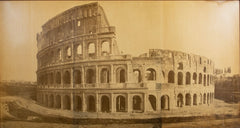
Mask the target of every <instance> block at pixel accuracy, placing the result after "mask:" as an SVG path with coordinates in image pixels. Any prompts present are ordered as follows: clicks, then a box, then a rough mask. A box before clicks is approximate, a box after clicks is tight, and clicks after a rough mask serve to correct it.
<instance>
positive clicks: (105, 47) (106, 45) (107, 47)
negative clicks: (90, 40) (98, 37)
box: [101, 41, 110, 56]
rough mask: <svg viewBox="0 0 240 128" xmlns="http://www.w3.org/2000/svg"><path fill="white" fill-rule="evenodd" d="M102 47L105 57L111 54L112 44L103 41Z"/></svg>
mask: <svg viewBox="0 0 240 128" xmlns="http://www.w3.org/2000/svg"><path fill="white" fill-rule="evenodd" d="M101 47H102V55H103V56H106V55H108V54H109V53H110V43H109V42H108V41H103V42H102V45H101Z"/></svg>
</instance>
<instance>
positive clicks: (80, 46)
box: [77, 44, 82, 55]
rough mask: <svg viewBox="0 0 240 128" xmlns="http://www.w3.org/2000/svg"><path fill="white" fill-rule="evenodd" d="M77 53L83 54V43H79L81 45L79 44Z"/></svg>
mask: <svg viewBox="0 0 240 128" xmlns="http://www.w3.org/2000/svg"><path fill="white" fill-rule="evenodd" d="M77 54H78V55H81V54H82V45H81V44H79V45H78V46H77Z"/></svg>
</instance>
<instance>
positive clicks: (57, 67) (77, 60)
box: [36, 2, 214, 118]
mask: <svg viewBox="0 0 240 128" xmlns="http://www.w3.org/2000/svg"><path fill="white" fill-rule="evenodd" d="M37 47H38V53H37V60H38V69H37V72H36V73H37V82H38V85H37V103H39V104H41V105H43V106H45V107H48V108H50V109H56V110H58V109H59V110H61V111H70V112H74V114H75V115H79V117H84V118H104V117H111V118H114V117H116V118H118V116H123V117H125V118H133V117H136V118H137V116H134V115H139V116H138V117H142V115H150V116H151V115H154V116H155V117H164V116H168V115H169V114H173V113H175V112H178V111H182V112H184V111H188V110H192V109H194V110H197V109H198V108H202V107H204V106H205V107H204V108H206V109H207V108H208V107H210V106H212V103H213V99H214V84H213V80H212V78H213V77H212V76H213V70H214V63H213V61H212V60H210V59H208V58H206V57H203V56H199V55H194V54H188V53H184V52H180V51H171V50H163V49H150V50H149V52H148V53H143V54H141V55H140V56H138V57H132V56H131V55H128V54H123V53H120V52H119V49H118V46H117V42H116V34H115V27H113V26H110V25H109V22H108V20H107V17H106V15H105V13H104V10H103V8H102V7H101V6H100V5H99V3H97V2H96V3H90V4H85V5H80V6H76V7H73V8H71V9H68V10H66V11H64V12H62V13H61V14H59V15H57V16H55V17H53V18H51V19H50V20H48V21H47V22H46V23H45V24H44V25H43V26H42V32H40V33H38V34H37Z"/></svg>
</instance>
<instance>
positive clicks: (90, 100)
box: [87, 95, 96, 112]
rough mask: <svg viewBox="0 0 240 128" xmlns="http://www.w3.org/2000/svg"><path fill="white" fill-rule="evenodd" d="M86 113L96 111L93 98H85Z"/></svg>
mask: <svg viewBox="0 0 240 128" xmlns="http://www.w3.org/2000/svg"><path fill="white" fill-rule="evenodd" d="M87 111H88V112H95V111H96V101H95V98H94V96H92V95H89V96H88V97H87Z"/></svg>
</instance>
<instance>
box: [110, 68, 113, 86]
mask: <svg viewBox="0 0 240 128" xmlns="http://www.w3.org/2000/svg"><path fill="white" fill-rule="evenodd" d="M110 66H111V68H110V80H111V81H110V83H111V84H113V83H114V72H113V64H111V65H110Z"/></svg>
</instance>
